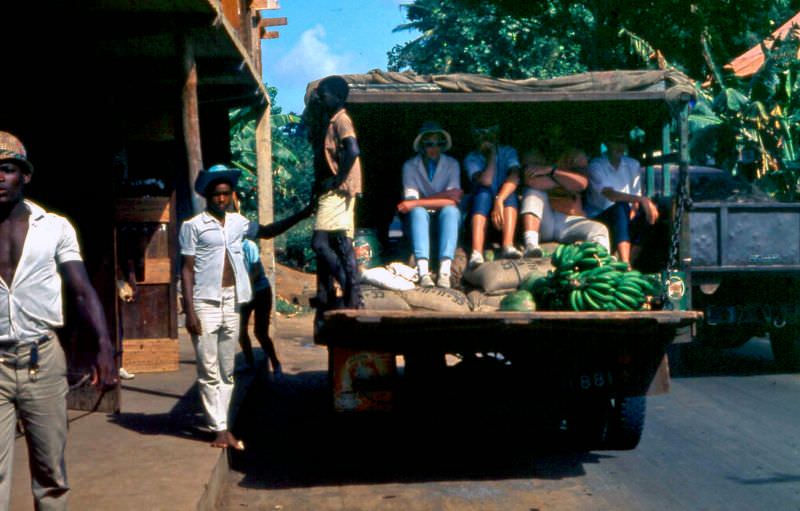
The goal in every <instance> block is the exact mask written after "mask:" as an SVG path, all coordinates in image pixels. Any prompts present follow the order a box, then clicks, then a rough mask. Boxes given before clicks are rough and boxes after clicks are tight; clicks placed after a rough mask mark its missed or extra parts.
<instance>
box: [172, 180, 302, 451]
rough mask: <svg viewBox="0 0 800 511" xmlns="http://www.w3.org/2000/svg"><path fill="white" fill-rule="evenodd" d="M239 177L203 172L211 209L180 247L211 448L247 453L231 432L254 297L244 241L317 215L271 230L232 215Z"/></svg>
mask: <svg viewBox="0 0 800 511" xmlns="http://www.w3.org/2000/svg"><path fill="white" fill-rule="evenodd" d="M239 174H240V171H239V170H236V169H229V168H228V167H226V166H224V165H214V166H213V167H211V168H209V169H208V170H205V171H202V172H200V174H199V175H198V177H197V180H196V181H195V191H196V192H197V193H199V194H201V195H203V196H204V197H205V198H206V209H205V211H203V212H202V213H200V214H198V215H195V216H194V217H192V218H190V219H189V220H186V221H185V222H184V223H183V225H181V231H180V237H179V242H180V246H181V255H182V256H183V268H182V270H181V284H182V291H183V301H184V311H185V313H186V330H187V331H188V332H189V333H190V334H191V336H192V342H193V344H194V348H195V354H196V357H197V382H198V386H199V387H200V400H201V402H202V404H203V410H204V411H205V413H206V417H207V419H208V423H209V427H210V428H211V430H212V431H214V432H215V435H216V436H215V438H214V440H213V441H212V443H211V445H212V446H214V447H221V448H225V447H232V448H234V449H237V450H242V449H244V444H243V443H242V442H241V441H240V440H238V439H237V438H236V437H235V436H234V435H233V434H232V433H231V432H230V430H229V428H228V408H229V406H230V402H231V395H232V393H233V370H234V354H235V351H236V343H238V341H239V325H240V323H239V321H240V318H239V307H240V306H241V305H243V304H245V303H247V302H249V301H250V300H251V297H252V289H251V287H250V275H249V273H248V271H247V267H246V266H245V259H244V249H243V241H244V239H245V237H248V238H255V237H259V238H271V237H274V236H277V235H279V234H281V233H282V232H284V231H286V230H287V229H289V227H291V226H292V225H294V224H295V223H297V222H299V221H300V220H302V219H303V218H306V217H308V216H309V215H310V214H311V211H312V209H311V207H307V208H306V209H304V210H303V211H301V212H300V213H297V214H295V215H293V216H291V217H289V218H286V219H284V220H281V221H278V222H275V223H273V224H270V225H266V226H260V225H258V224H256V223H254V222H250V221H249V220H248V219H247V218H245V217H244V216H242V215H240V214H239V213H236V212H231V211H230V209H231V204H232V200H233V191H234V187H235V186H236V182H237V181H238V179H239Z"/></svg>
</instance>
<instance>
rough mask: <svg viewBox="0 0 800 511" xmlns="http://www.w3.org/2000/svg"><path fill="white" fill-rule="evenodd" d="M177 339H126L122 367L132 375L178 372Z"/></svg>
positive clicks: (123, 344)
mask: <svg viewBox="0 0 800 511" xmlns="http://www.w3.org/2000/svg"><path fill="white" fill-rule="evenodd" d="M178 364H179V355H178V340H177V339H126V340H124V341H122V365H123V367H125V369H126V370H128V371H129V372H132V373H154V372H165V371H177V370H178Z"/></svg>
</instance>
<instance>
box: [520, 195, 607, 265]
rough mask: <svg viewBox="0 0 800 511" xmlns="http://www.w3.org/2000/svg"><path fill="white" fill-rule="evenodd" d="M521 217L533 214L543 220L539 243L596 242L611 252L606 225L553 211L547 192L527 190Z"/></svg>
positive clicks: (523, 197) (523, 196)
mask: <svg viewBox="0 0 800 511" xmlns="http://www.w3.org/2000/svg"><path fill="white" fill-rule="evenodd" d="M519 213H520V215H524V214H532V215H535V216H536V217H538V218H539V219H540V220H541V226H540V227H539V241H540V242H542V243H544V242H546V241H557V242H559V243H574V242H576V241H594V242H595V243H599V244H600V245H602V246H603V247H605V248H606V250H610V248H609V247H610V243H609V236H608V229H607V228H606V226H605V225H603V224H602V223H600V222H597V221H595V220H589V219H588V218H586V217H584V216H577V215H565V214H564V213H561V212H559V211H553V208H551V207H550V199H549V197H548V196H547V192H543V191H541V190H535V189H533V188H526V189H525V191H524V192H523V195H522V204H521V207H520V210H519Z"/></svg>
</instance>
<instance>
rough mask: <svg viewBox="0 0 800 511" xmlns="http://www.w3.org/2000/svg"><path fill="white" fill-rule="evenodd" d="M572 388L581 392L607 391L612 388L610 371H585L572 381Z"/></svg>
mask: <svg viewBox="0 0 800 511" xmlns="http://www.w3.org/2000/svg"><path fill="white" fill-rule="evenodd" d="M572 385H573V387H574V388H576V389H578V390H581V391H591V390H608V389H610V388H613V386H614V373H613V372H612V371H587V372H582V373H579V374H578V375H577V376H576V377H575V378H574V379H573V384H572Z"/></svg>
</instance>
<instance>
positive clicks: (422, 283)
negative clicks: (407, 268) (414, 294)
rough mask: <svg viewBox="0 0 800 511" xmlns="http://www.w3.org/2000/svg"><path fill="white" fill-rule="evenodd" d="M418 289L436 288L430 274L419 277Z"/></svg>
mask: <svg viewBox="0 0 800 511" xmlns="http://www.w3.org/2000/svg"><path fill="white" fill-rule="evenodd" d="M419 287H436V284H434V283H433V277H431V274H430V273H426V274H425V275H423V276H422V277H420V279H419Z"/></svg>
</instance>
